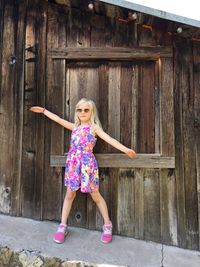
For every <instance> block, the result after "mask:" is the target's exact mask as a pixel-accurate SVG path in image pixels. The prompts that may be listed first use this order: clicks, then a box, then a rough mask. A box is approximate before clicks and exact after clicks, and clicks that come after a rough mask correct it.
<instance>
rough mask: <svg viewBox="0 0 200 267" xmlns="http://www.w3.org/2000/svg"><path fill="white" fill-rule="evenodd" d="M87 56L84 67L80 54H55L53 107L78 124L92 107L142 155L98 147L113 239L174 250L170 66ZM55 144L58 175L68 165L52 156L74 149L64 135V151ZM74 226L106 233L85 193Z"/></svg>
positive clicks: (106, 126) (73, 216)
mask: <svg viewBox="0 0 200 267" xmlns="http://www.w3.org/2000/svg"><path fill="white" fill-rule="evenodd" d="M72 50H73V49H72ZM86 50H87V49H86ZM86 50H85V51H84V49H83V52H82V53H80V55H81V56H82V57H83V60H81V59H79V60H77V55H76V53H74V51H72V52H71V54H70V52H69V53H65V54H64V53H60V52H59V51H51V53H50V54H49V56H50V58H51V62H52V65H51V66H52V70H53V73H54V75H53V76H52V77H51V78H50V80H51V82H49V86H50V88H51V89H49V90H50V91H51V92H52V94H53V95H54V97H53V102H54V107H55V108H57V109H61V110H60V113H62V114H63V116H64V117H65V118H67V119H70V120H73V115H74V109H75V105H76V103H77V102H78V100H79V99H80V98H82V97H87V98H91V99H93V100H94V101H95V102H96V104H97V108H98V110H99V116H100V120H101V122H102V125H103V128H104V130H105V131H106V132H107V133H109V134H110V135H111V136H113V137H114V138H116V139H117V140H119V141H121V142H122V143H123V144H125V145H126V146H128V147H131V148H133V149H135V150H136V151H137V153H138V158H137V159H135V160H129V159H128V158H127V157H126V156H125V155H123V154H119V151H117V150H116V149H114V148H112V147H111V146H109V145H107V144H106V143H105V142H103V141H101V140H98V142H97V146H96V147H95V151H94V152H95V153H96V156H97V158H98V159H100V161H99V165H100V183H101V184H100V191H101V193H102V195H103V196H104V198H105V199H106V202H107V203H108V207H109V212H110V214H111V218H112V221H113V223H114V226H115V228H114V232H115V233H117V234H123V235H128V236H134V237H136V238H141V239H146V240H148V239H149V240H155V241H162V238H164V239H165V240H167V241H169V242H171V243H173V244H176V242H177V232H176V229H177V228H176V217H175V210H174V209H175V206H176V205H175V177H174V171H173V169H174V167H175V164H174V117H173V108H174V106H173V83H172V77H173V73H172V71H173V69H172V60H171V58H165V59H164V58H163V59H162V60H161V59H157V60H149V59H146V60H145V58H144V59H143V60H139V61H138V60H134V59H130V60H127V59H126V60H124V58H123V60H115V61H113V60H105V59H104V60H102V59H98V51H94V52H91V51H92V49H91V51H90V56H91V55H94V58H93V60H92V61H91V60H86V57H88V55H87V51H86ZM104 50H105V51H106V49H104ZM105 51H104V52H105ZM102 52H103V51H102ZM113 52H114V51H113ZM115 52H116V51H115ZM105 53H106V52H105ZM100 54H101V53H99V55H100ZM110 54H112V49H111V52H110ZM122 54H123V50H122V53H120V55H121V56H122V57H123V55H122ZM118 56H119V54H118ZM70 57H71V58H70ZM73 57H74V58H73ZM84 57H85V58H84ZM113 57H114V56H113ZM75 58H76V60H74V59H75ZM49 62H50V61H49ZM166 74H167V75H166ZM59 86H60V88H59ZM63 99H64V100H63ZM53 136H55V138H54V141H53V143H54V144H55V146H54V148H53V146H52V145H51V148H52V151H51V152H50V154H51V159H52V160H51V165H52V167H53V170H54V171H55V170H56V169H57V170H59V167H60V166H64V161H63V162H60V161H59V160H58V162H56V160H57V159H58V158H59V156H58V157H57V158H56V157H54V156H53V155H61V154H62V153H64V151H66V150H67V149H68V147H69V134H68V133H67V132H66V133H65V134H64V135H63V134H62V132H61V130H60V134H59V136H60V137H61V142H63V143H64V149H63V148H62V147H60V145H58V142H57V141H58V139H57V138H58V135H53ZM59 142H60V141H59ZM58 146H59V147H60V151H59V149H57V152H56V151H55V150H56V147H57V148H58ZM63 158H64V157H63ZM58 173H61V171H60V172H59V171H58ZM59 187H60V188H61V185H59ZM60 190H61V189H60ZM63 192H65V190H64V191H63ZM69 223H70V224H73V225H77V226H80V227H86V228H89V229H101V227H102V223H103V221H102V217H101V216H100V214H99V211H98V210H97V208H96V205H95V204H94V203H93V202H92V200H91V198H90V197H89V196H87V195H85V194H80V193H79V194H78V196H77V198H76V200H75V202H74V205H73V209H72V213H71V216H70V219H69Z"/></svg>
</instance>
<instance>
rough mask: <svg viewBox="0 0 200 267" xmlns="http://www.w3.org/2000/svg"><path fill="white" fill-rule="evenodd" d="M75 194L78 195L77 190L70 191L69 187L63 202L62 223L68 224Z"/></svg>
mask: <svg viewBox="0 0 200 267" xmlns="http://www.w3.org/2000/svg"><path fill="white" fill-rule="evenodd" d="M75 196H76V191H70V190H69V189H67V192H66V195H65V199H64V202H63V208H62V216H61V224H67V218H68V216H69V213H70V210H71V207H72V203H73V201H74V198H75Z"/></svg>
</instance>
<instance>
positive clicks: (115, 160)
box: [50, 154, 175, 169]
mask: <svg viewBox="0 0 200 267" xmlns="http://www.w3.org/2000/svg"><path fill="white" fill-rule="evenodd" d="M95 157H96V159H97V161H98V165H99V167H100V168H101V167H102V168H153V169H155V168H159V169H160V168H165V169H166V168H167V169H174V168H175V157H164V156H161V155H160V154H137V156H136V157H135V158H133V159H131V158H128V157H127V156H126V155H125V154H95ZM65 162H66V156H55V155H52V156H51V158H50V166H51V167H65Z"/></svg>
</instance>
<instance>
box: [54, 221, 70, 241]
mask: <svg viewBox="0 0 200 267" xmlns="http://www.w3.org/2000/svg"><path fill="white" fill-rule="evenodd" d="M67 234H68V231H67V225H65V224H60V225H59V226H58V230H57V232H56V233H55V234H54V236H53V240H54V241H55V242H56V243H59V244H61V243H63V242H64V241H65V236H66V235H67Z"/></svg>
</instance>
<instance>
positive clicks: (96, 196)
mask: <svg viewBox="0 0 200 267" xmlns="http://www.w3.org/2000/svg"><path fill="white" fill-rule="evenodd" d="M90 195H91V197H92V199H93V200H94V202H95V203H96V204H97V206H98V208H99V211H100V212H101V215H102V216H103V219H104V223H105V224H110V222H111V221H110V218H109V215H108V208H107V205H106V202H105V200H104V198H103V197H102V196H101V194H100V193H99V191H98V190H93V192H92V193H90Z"/></svg>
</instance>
